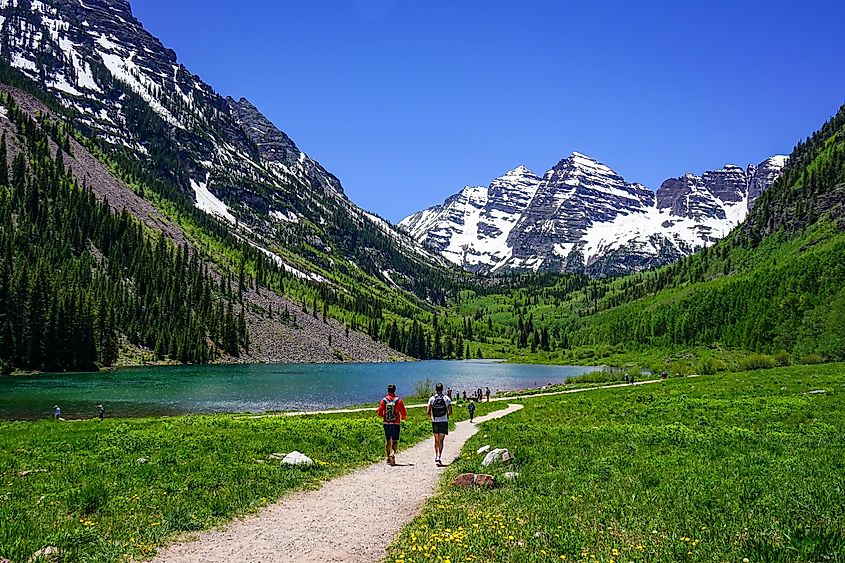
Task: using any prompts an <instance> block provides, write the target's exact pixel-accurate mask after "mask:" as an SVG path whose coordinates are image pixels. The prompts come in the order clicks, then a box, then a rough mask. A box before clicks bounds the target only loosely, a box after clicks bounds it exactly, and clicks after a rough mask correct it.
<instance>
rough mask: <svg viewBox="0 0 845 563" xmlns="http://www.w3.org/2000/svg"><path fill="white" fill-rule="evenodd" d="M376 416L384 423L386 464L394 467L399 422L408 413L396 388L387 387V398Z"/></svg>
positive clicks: (380, 404) (397, 446)
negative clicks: (397, 394)
mask: <svg viewBox="0 0 845 563" xmlns="http://www.w3.org/2000/svg"><path fill="white" fill-rule="evenodd" d="M378 415H379V416H380V417H381V419H382V421H384V449H385V451H386V452H387V464H388V465H396V452H397V450H398V449H399V430H400V428H401V422H402V421H403V420H405V418H406V417H407V416H408V413H407V412H406V411H405V404H404V403H403V402H402V399H400V398H399V397H398V396H396V386H395V385H393V384H392V383H391V384H390V385H388V386H387V396H386V397H384V398H383V399H382V400H381V402H380V403H379V405H378Z"/></svg>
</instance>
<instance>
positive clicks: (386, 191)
mask: <svg viewBox="0 0 845 563" xmlns="http://www.w3.org/2000/svg"><path fill="white" fill-rule="evenodd" d="M132 6H133V11H134V13H135V15H136V16H137V17H138V19H140V20H141V22H142V23H143V24H144V26H145V27H146V28H147V29H148V30H149V31H150V32H151V33H152V34H153V35H156V36H157V37H159V38H160V39H161V40H162V42H163V43H164V45H165V46H167V47H170V48H172V49H174V50H175V51H176V53H177V55H178V57H179V61H180V62H182V63H183V64H185V66H187V67H188V69H189V70H191V71H192V72H194V73H195V74H198V75H199V76H200V77H202V79H203V80H205V81H206V82H208V83H209V84H210V85H211V86H213V87H214V88H215V89H216V90H217V91H219V92H220V93H221V94H223V95H230V96H232V97H235V98H239V97H241V96H244V97H246V98H248V99H249V100H250V101H252V102H253V103H254V104H255V105H256V106H257V107H258V108H259V109H260V110H261V111H262V112H263V113H264V114H265V115H267V116H268V117H269V118H270V119H271V120H272V121H273V122H274V123H275V124H276V125H278V126H279V128H280V129H282V130H284V131H285V132H286V133H288V134H289V135H290V136H291V138H292V139H293V140H294V141H295V142H296V143H297V145H298V146H299V148H300V149H302V150H304V151H305V152H306V153H308V154H309V155H310V156H311V157H312V158H314V159H316V160H318V161H319V162H320V163H321V164H322V165H323V166H325V167H326V168H327V169H328V170H329V171H331V172H332V173H334V174H335V175H336V176H338V177H339V178H340V180H341V182H342V183H343V185H344V188H345V190H346V193H347V195H348V196H349V197H350V199H352V200H353V201H354V202H355V203H357V204H358V205H360V206H362V207H364V208H365V209H368V210H371V211H374V212H376V213H378V214H380V215H382V216H383V217H386V218H387V219H390V220H392V221H394V222H398V221H399V220H400V219H402V218H403V217H404V216H405V215H408V214H410V213H412V212H414V211H418V210H420V209H423V208H425V207H429V206H431V205H434V204H437V203H440V202H442V201H443V199H445V198H446V197H447V196H448V195H451V194H453V193H455V192H457V191H458V190H459V189H460V188H462V187H463V186H465V185H486V184H488V183H489V182H490V180H492V179H493V178H495V177H496V176H500V175H502V174H503V173H505V172H506V171H508V170H510V169H511V168H514V167H516V166H517V165H519V164H524V165H525V166H527V167H528V168H530V169H531V170H533V171H534V172H535V173H537V174H542V173H543V172H545V171H546V170H547V169H549V168H550V167H552V166H553V165H554V164H555V163H556V162H557V161H558V160H560V159H561V158H563V157H565V156H567V155H568V154H569V153H571V152H572V151H579V152H583V153H585V154H588V155H590V156H592V157H593V158H596V159H597V160H600V161H602V162H604V163H605V164H607V165H608V166H610V167H611V168H613V169H614V170H615V171H616V172H618V173H619V174H621V175H622V176H623V177H625V179H626V180H628V181H630V182H634V181H636V182H641V183H643V184H645V185H647V186H649V187H650V188H652V189H656V188H657V187H659V184H660V182H661V181H662V180H663V179H665V178H668V177H671V176H679V175H681V174H683V173H684V172H695V173H700V172H702V171H704V170H706V169H714V168H718V167H720V166H722V165H723V164H725V163H734V164H739V165H741V166H744V165H746V164H748V163H757V162H760V161H762V160H763V159H765V158H767V157H768V156H771V155H773V154H788V153H789V152H790V151H791V149H792V147H793V146H794V145H795V144H796V143H797V142H798V141H799V140H801V139H803V138H805V137H806V136H808V135H809V134H811V133H812V132H813V131H814V130H816V129H817V128H818V127H819V126H820V125H821V124H822V123H823V122H824V121H825V120H827V119H828V118H829V117H831V116H832V115H833V114H834V113H835V112H836V110H837V109H838V107H839V105H840V104H842V103H843V102H845V42H843V41H842V36H843V31H842V22H843V21H845V2H841V0H829V1H812V0H811V1H802V2H796V1H795V0H792V1H790V2H781V1H746V2H736V1H724V2H714V1H706V2H676V1H672V2H668V1H667V2H630V1H619V2H569V1H551V0H550V1H532V0H522V1H520V2H513V1H506V0H484V1H481V0H462V1H454V0H451V1H445V0H444V1H440V0H428V1H424V2H423V1H415V0H313V1H312V0H309V1H297V2H293V1H284V0H282V1H277V0H240V1H238V2H231V1H229V0H225V1H224V0H217V1H215V0H178V1H173V0H170V1H167V2H165V1H162V0H132Z"/></svg>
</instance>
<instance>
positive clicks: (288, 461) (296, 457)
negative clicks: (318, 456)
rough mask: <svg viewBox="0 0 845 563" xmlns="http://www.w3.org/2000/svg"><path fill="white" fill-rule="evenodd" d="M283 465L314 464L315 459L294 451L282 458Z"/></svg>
mask: <svg viewBox="0 0 845 563" xmlns="http://www.w3.org/2000/svg"><path fill="white" fill-rule="evenodd" d="M282 465H314V460H313V459H311V458H310V457H308V456H307V455H305V454H303V453H300V452H296V451H293V452H291V453H289V454H288V455H286V456H285V457H284V458H283V459H282Z"/></svg>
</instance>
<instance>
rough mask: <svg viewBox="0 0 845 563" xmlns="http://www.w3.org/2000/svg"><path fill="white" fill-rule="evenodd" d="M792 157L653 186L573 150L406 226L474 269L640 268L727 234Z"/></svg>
mask: <svg viewBox="0 0 845 563" xmlns="http://www.w3.org/2000/svg"><path fill="white" fill-rule="evenodd" d="M786 161H787V159H786V157H784V156H775V157H772V158H769V159H767V160H765V161H764V162H762V163H760V164H759V165H757V166H754V165H750V166H749V167H748V168H747V169H742V168H740V167H738V166H735V165H725V166H724V167H723V168H721V169H719V170H715V171H709V172H705V173H704V174H703V175H702V176H696V175H694V174H685V175H683V176H681V177H679V178H670V179H669V180H666V181H665V182H663V184H662V185H661V187H660V189H659V190H658V191H657V192H656V193H655V192H653V191H652V190H650V189H648V188H646V187H645V186H643V185H642V184H638V183H628V182H626V181H625V179H624V178H622V177H621V176H619V175H618V174H617V173H616V172H614V171H613V170H612V169H611V168H610V167H609V166H607V165H605V164H603V163H601V162H599V161H597V160H595V159H593V158H590V157H589V156H587V155H585V154H583V153H579V152H573V153H572V154H571V155H570V156H568V157H566V158H564V159H562V160H561V161H560V162H558V163H557V164H556V165H555V166H554V167H553V168H552V169H550V170H549V171H548V172H546V174H545V175H544V176H543V178H539V177H537V176H535V175H534V174H532V173H531V171H529V170H528V169H527V168H525V167H522V166H520V167H517V168H515V169H514V170H512V171H510V172H508V173H507V174H505V175H503V176H501V177H500V178H496V179H495V180H493V181H492V182H491V183H490V185H489V186H488V187H486V188H485V187H480V186H477V187H466V188H464V189H463V190H461V191H460V192H459V193H457V194H455V195H453V196H450V197H449V198H447V199H446V201H444V202H443V203H442V204H440V205H436V206H434V207H430V208H428V209H425V210H422V211H419V212H417V213H414V214H413V215H410V216H408V217H406V218H405V219H403V220H402V221H401V222H400V223H399V226H400V228H402V229H403V230H405V231H406V232H408V233H409V234H410V235H411V236H413V237H414V238H416V239H417V240H420V241H421V242H424V243H425V244H427V245H428V246H429V247H430V248H432V249H433V250H435V251H437V252H439V253H440V254H442V255H443V256H444V257H445V258H446V259H447V260H449V261H451V262H453V263H455V264H458V265H460V266H462V267H464V268H466V269H469V270H472V271H493V272H495V271H502V270H507V269H515V270H526V269H528V270H535V271H536V270H540V269H544V270H557V271H585V272H588V273H590V272H592V273H597V275H607V274H615V273H624V272H627V271H636V270H639V269H642V268H646V267H653V266H656V265H659V264H661V263H665V262H666V261H668V260H671V259H676V258H677V257H679V256H685V255H687V254H690V253H691V252H694V251H695V250H696V249H698V248H701V247H704V246H708V245H710V244H713V243H714V242H715V241H716V240H718V239H719V238H721V237H723V236H725V235H726V234H727V233H728V232H729V231H730V230H731V229H732V228H734V227H735V226H737V225H738V224H739V223H740V222H741V221H742V220H743V219H744V218H745V216H746V214H747V213H748V209H749V208H750V207H751V206H752V205H753V203H754V200H755V199H756V197H757V196H759V193H760V192H761V191H762V190H764V189H766V188H768V186H769V185H771V183H772V182H774V181H775V179H776V178H777V177H778V175H779V174H780V170H781V169H782V168H783V166H784V165H785V164H786Z"/></svg>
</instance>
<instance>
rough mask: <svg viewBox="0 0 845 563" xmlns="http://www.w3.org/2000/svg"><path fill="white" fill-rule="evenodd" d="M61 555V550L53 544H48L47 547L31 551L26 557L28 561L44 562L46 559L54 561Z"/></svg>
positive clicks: (31, 562) (33, 562)
mask: <svg viewBox="0 0 845 563" xmlns="http://www.w3.org/2000/svg"><path fill="white" fill-rule="evenodd" d="M61 556H62V550H60V549H59V548H58V547H55V546H53V545H48V546H47V547H42V548H41V549H39V550H38V551H36V552H35V553H33V554H32V555H31V556H30V558H29V559H28V563H36V562H40V563H45V562H47V561H56V560H58V559H59V558H61Z"/></svg>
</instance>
